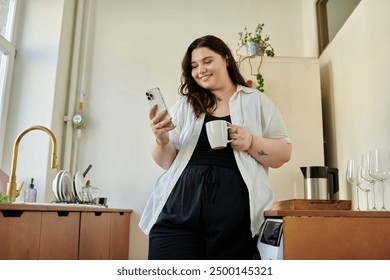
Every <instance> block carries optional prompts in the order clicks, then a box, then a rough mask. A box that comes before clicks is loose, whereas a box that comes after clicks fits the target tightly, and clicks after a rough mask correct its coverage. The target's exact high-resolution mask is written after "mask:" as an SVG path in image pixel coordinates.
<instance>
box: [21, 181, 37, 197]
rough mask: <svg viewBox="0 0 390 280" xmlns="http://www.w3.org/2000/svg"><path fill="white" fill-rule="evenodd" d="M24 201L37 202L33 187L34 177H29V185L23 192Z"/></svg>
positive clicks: (35, 191)
mask: <svg viewBox="0 0 390 280" xmlns="http://www.w3.org/2000/svg"><path fill="white" fill-rule="evenodd" d="M24 202H37V190H36V189H35V188H34V178H31V183H30V187H29V188H28V189H27V190H26V191H25V193H24Z"/></svg>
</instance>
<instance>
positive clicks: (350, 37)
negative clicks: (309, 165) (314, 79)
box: [320, 0, 390, 205]
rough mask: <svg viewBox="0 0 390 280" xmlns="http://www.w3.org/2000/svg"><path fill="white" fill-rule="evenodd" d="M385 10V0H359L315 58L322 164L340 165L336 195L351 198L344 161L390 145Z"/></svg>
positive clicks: (389, 36) (389, 28)
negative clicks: (320, 97)
mask: <svg viewBox="0 0 390 280" xmlns="http://www.w3.org/2000/svg"><path fill="white" fill-rule="evenodd" d="M389 11H390V2H389V1H387V0H375V1H373V0H362V1H361V3H360V4H359V5H358V6H357V8H356V9H355V11H354V13H353V14H352V15H351V16H350V17H349V19H348V20H347V22H346V23H345V25H344V26H343V28H342V29H341V30H340V31H339V33H338V34H337V35H336V37H335V38H334V39H333V41H332V42H331V44H330V45H329V46H328V47H327V48H326V49H325V51H324V52H323V54H322V55H321V57H320V64H321V84H322V93H323V106H324V109H323V111H324V120H325V124H324V134H325V141H326V142H327V143H326V145H325V153H326V163H327V165H330V166H336V167H338V168H339V173H340V184H341V186H340V188H341V190H340V198H341V199H347V198H351V190H350V186H349V185H348V184H347V182H346V180H345V174H346V167H347V160H348V159H350V158H355V159H356V160H360V155H361V154H362V153H364V152H368V151H369V150H370V149H374V148H387V149H390V125H389V120H390V94H389V92H390V83H389V77H390V63H389V62H390V52H389V50H390V17H389V16H390V12H389ZM387 182H388V181H387ZM387 188H388V187H387ZM387 196H388V203H387V205H390V204H389V202H390V196H389V193H388V194H387ZM360 197H361V201H362V203H364V201H365V200H364V196H363V194H361V195H360ZM378 197H379V196H378ZM371 205H372V204H371Z"/></svg>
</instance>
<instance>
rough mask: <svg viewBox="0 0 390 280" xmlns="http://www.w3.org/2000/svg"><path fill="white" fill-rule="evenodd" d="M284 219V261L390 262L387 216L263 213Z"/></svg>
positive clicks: (329, 212) (342, 212)
mask: <svg viewBox="0 0 390 280" xmlns="http://www.w3.org/2000/svg"><path fill="white" fill-rule="evenodd" d="M265 215H266V217H268V218H271V217H272V218H275V217H279V218H282V219H283V255H284V259H287V260H390V246H389V244H390V212H388V211H351V210H313V211H312V210H289V211H275V210H272V211H266V212H265Z"/></svg>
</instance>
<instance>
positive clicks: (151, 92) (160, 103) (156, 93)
mask: <svg viewBox="0 0 390 280" xmlns="http://www.w3.org/2000/svg"><path fill="white" fill-rule="evenodd" d="M146 99H148V101H149V104H150V106H153V105H155V104H157V114H159V113H161V112H162V111H164V110H167V111H168V109H167V105H166V104H165V101H164V97H163V96H162V94H161V91H160V88H158V87H156V88H152V89H148V90H147V91H146ZM170 118H171V116H170V115H169V113H168V114H167V117H166V119H170Z"/></svg>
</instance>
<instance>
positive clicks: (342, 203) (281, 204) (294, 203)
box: [272, 199, 351, 210]
mask: <svg viewBox="0 0 390 280" xmlns="http://www.w3.org/2000/svg"><path fill="white" fill-rule="evenodd" d="M272 210H351V200H325V199H290V200H282V201H276V202H274V203H273V205H272Z"/></svg>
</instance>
